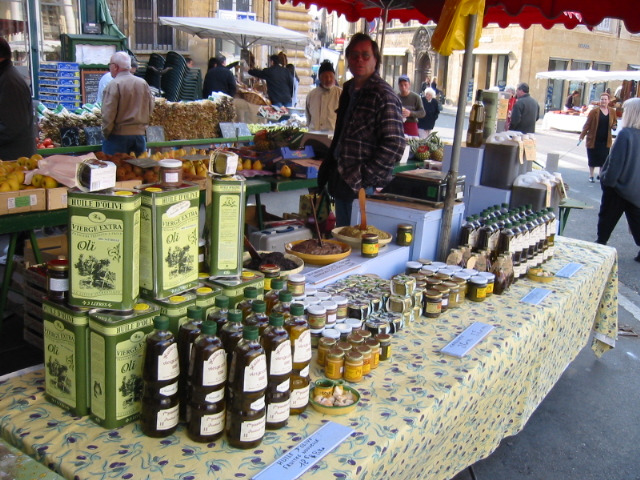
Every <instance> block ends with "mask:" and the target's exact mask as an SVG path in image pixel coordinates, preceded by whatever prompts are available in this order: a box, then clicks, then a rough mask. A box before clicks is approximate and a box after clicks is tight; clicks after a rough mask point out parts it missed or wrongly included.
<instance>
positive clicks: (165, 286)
mask: <svg viewBox="0 0 640 480" xmlns="http://www.w3.org/2000/svg"><path fill="white" fill-rule="evenodd" d="M141 195H142V205H141V207H140V233H141V235H140V291H141V293H143V294H145V295H148V296H150V297H152V298H165V297H168V296H170V295H175V294H177V293H181V292H184V291H185V290H188V289H190V288H193V287H195V286H197V285H198V211H199V208H200V192H199V190H198V187H197V186H196V185H190V184H185V185H184V186H182V187H180V188H172V189H169V188H161V187H159V186H153V187H148V188H144V189H143V190H142V191H141Z"/></svg>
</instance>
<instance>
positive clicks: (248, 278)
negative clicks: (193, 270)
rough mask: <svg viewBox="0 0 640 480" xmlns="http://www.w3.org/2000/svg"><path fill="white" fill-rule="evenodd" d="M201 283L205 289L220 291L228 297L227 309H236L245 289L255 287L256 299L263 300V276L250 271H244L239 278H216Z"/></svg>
mask: <svg viewBox="0 0 640 480" xmlns="http://www.w3.org/2000/svg"><path fill="white" fill-rule="evenodd" d="M203 283H204V285H205V286H207V287H211V288H218V289H221V290H222V291H221V294H222V295H226V296H227V297H229V308H236V305H237V304H238V303H240V302H241V301H242V300H243V299H244V289H245V288H247V287H256V288H257V289H258V299H259V300H262V299H263V298H264V275H263V274H261V273H259V272H254V271H251V270H244V271H243V272H242V275H240V276H239V277H233V278H226V277H218V278H212V279H210V280H205V281H204V282H203Z"/></svg>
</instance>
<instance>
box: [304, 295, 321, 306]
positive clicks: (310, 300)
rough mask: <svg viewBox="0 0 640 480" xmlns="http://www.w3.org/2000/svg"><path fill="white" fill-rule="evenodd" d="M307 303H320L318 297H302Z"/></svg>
mask: <svg viewBox="0 0 640 480" xmlns="http://www.w3.org/2000/svg"><path fill="white" fill-rule="evenodd" d="M304 301H305V303H306V304H307V305H320V302H321V300H320V299H319V298H318V297H304Z"/></svg>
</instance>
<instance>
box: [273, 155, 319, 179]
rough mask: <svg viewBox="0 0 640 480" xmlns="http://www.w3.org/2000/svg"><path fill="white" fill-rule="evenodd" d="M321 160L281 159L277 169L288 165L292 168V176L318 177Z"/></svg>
mask: <svg viewBox="0 0 640 480" xmlns="http://www.w3.org/2000/svg"><path fill="white" fill-rule="evenodd" d="M321 163H322V161H321V160H312V159H303V160H280V161H279V162H278V163H277V164H276V169H277V170H278V171H280V170H281V169H282V167H283V166H285V165H287V166H288V167H289V168H290V169H291V176H292V177H296V178H318V170H320V164H321Z"/></svg>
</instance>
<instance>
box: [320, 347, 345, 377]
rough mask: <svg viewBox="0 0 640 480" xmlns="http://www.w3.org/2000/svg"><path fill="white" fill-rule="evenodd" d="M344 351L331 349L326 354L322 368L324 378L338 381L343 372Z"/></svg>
mask: <svg viewBox="0 0 640 480" xmlns="http://www.w3.org/2000/svg"><path fill="white" fill-rule="evenodd" d="M344 355H345V354H344V351H343V350H341V349H339V348H332V349H330V350H329V352H328V353H327V360H326V362H325V366H324V376H325V377H327V378H329V379H331V380H340V379H341V378H342V375H343V372H344Z"/></svg>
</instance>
